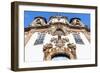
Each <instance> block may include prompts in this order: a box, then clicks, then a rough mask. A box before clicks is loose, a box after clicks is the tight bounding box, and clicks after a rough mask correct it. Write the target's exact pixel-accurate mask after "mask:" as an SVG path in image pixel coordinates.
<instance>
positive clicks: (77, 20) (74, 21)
mask: <svg viewBox="0 0 100 73" xmlns="http://www.w3.org/2000/svg"><path fill="white" fill-rule="evenodd" d="M70 23H71V26H75V27H84V24H83V23H82V21H81V19H80V18H77V17H74V18H71V20H70Z"/></svg>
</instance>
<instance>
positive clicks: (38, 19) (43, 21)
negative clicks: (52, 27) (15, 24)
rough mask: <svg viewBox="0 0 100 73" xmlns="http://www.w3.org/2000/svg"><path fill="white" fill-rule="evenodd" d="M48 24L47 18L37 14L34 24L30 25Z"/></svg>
mask: <svg viewBox="0 0 100 73" xmlns="http://www.w3.org/2000/svg"><path fill="white" fill-rule="evenodd" d="M46 24H47V20H46V18H44V17H42V16H37V17H35V18H34V20H33V22H32V24H31V25H30V26H33V27H38V26H45V25H46Z"/></svg>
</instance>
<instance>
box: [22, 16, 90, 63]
mask: <svg viewBox="0 0 100 73" xmlns="http://www.w3.org/2000/svg"><path fill="white" fill-rule="evenodd" d="M24 35H25V39H24V40H25V61H26V62H34V61H52V60H77V59H80V60H81V59H82V60H83V59H88V58H90V52H89V51H90V50H91V49H90V29H89V28H88V27H87V26H85V24H84V23H83V22H82V21H81V19H80V18H76V17H75V18H72V19H71V20H70V21H68V18H67V17H66V16H51V17H50V18H49V20H48V21H47V20H46V18H45V17H41V16H37V17H35V18H34V19H33V21H32V23H31V24H30V25H29V27H27V28H24Z"/></svg>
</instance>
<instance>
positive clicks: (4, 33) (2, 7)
mask: <svg viewBox="0 0 100 73" xmlns="http://www.w3.org/2000/svg"><path fill="white" fill-rule="evenodd" d="M12 1H15V0H0V73H14V72H13V71H11V70H10V61H11V57H10V54H11V46H10V45H11V38H10V37H11V36H10V35H11V32H10V31H11V22H10V21H11V14H10V8H11V7H10V3H11V2H12ZM16 1H18V0H16ZM19 1H31V2H45V3H46V2H47V3H62V4H78V5H98V7H99V8H98V9H99V10H98V13H100V4H99V3H100V0H19ZM98 19H100V14H98ZM98 24H100V21H98ZM99 27H100V25H98V28H99ZM98 31H100V29H98ZM98 37H100V33H98ZM98 40H100V38H98ZM98 43H100V41H98ZM99 48H100V45H98V52H100V49H99ZM98 56H100V53H98ZM98 61H99V63H98V64H99V66H98V67H86V68H69V69H55V70H40V71H26V72H25V71H23V72H21V73H33V72H34V73H42V72H43V73H56V72H57V73H61V72H62V73H66V72H67V73H99V72H100V57H98ZM17 73H19V72H17Z"/></svg>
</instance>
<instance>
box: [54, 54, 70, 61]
mask: <svg viewBox="0 0 100 73" xmlns="http://www.w3.org/2000/svg"><path fill="white" fill-rule="evenodd" d="M69 59H70V57H69V56H68V55H66V54H56V55H54V56H52V60H53V61H59V60H69Z"/></svg>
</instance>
